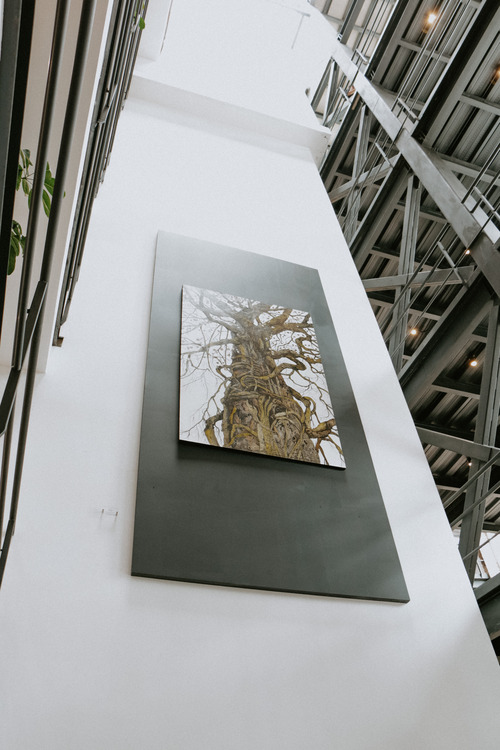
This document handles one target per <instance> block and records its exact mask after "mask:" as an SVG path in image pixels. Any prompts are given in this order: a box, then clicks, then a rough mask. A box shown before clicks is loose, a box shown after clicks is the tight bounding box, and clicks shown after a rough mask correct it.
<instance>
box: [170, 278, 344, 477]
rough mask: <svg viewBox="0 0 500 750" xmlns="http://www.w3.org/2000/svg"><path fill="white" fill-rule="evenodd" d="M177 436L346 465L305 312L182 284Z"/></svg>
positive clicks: (315, 345)
mask: <svg viewBox="0 0 500 750" xmlns="http://www.w3.org/2000/svg"><path fill="white" fill-rule="evenodd" d="M180 392H181V402H180V431H179V436H180V438H181V440H188V441H192V442H197V443H204V444H208V445H213V446H220V447H224V448H232V449H236V450H240V451H251V452H253V453H263V454H266V455H269V456H278V457H281V458H287V459H293V460H296V461H307V462H309V463H316V464H323V465H326V466H336V467H340V468H344V467H345V461H344V456H343V453H342V446H341V443H340V440H339V435H338V430H337V425H336V420H335V416H334V413H333V408H332V404H331V399H330V395H329V393H328V386H327V383H326V379H325V374H324V370H323V365H322V363H321V356H320V353H319V347H318V342H317V339H316V334H315V331H314V326H313V323H312V320H311V316H310V315H309V313H307V312H302V311H300V310H294V309H292V308H290V307H281V306H279V305H270V304H264V303H263V302H256V301H255V300H250V299H244V298H242V297H235V296H234V295H231V294H221V293H219V292H214V291H210V290H208V289H199V288H196V287H192V286H184V287H183V296H182V332H181V389H180Z"/></svg>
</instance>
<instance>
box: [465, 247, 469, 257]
mask: <svg viewBox="0 0 500 750" xmlns="http://www.w3.org/2000/svg"><path fill="white" fill-rule="evenodd" d="M464 255H470V247H468V248H467V250H466V251H465V253H464Z"/></svg>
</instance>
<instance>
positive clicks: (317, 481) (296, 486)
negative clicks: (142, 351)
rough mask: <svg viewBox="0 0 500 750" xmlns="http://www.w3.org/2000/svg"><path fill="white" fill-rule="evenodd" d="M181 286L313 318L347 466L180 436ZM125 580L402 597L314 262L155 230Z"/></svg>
mask: <svg viewBox="0 0 500 750" xmlns="http://www.w3.org/2000/svg"><path fill="white" fill-rule="evenodd" d="M183 284H191V285H193V286H204V287H207V288H210V289H214V290H216V291H220V292H228V293H231V294H235V295H238V296H241V297H249V298H251V299H258V300H261V301H264V302H272V303H273V304H281V305H285V306H291V307H294V308H297V309H300V310H307V311H309V312H310V313H311V315H312V319H313V322H314V325H315V329H316V333H317V337H318V341H319V346H320V351H321V354H322V359H323V364H324V368H325V373H326V377H327V381H328V386H329V389H330V393H331V396H332V402H333V408H334V411H335V415H336V418H337V423H338V426H339V432H340V437H341V440H342V445H343V448H344V453H345V457H346V464H347V468H346V469H345V470H335V469H332V468H329V467H325V466H319V465H312V464H304V463H298V462H293V461H284V460H283V459H276V458H272V457H268V456H262V455H255V454H251V453H239V452H235V451H231V450H224V449H222V448H217V447H212V446H203V445H197V444H193V443H182V442H180V441H179V438H178V400H179V347H180V312H181V306H180V302H181V290H182V285H183ZM387 460H390V456H388V457H387ZM132 574H133V575H136V576H144V577H153V578H165V579H174V580H180V581H191V582H196V583H210V584H218V585H224V586H237V587H243V588H256V589H267V590H274V591H286V592H294V593H303V594H316V595H323V596H341V597H349V598H359V599H374V600H385V601H395V602H407V601H408V600H409V597H408V591H407V588H406V585H405V581H404V577H403V574H402V570H401V566H400V563H399V559H398V555H397V552H396V548H395V545H394V540H393V537H392V533H391V529H390V526H389V522H388V519H387V515H386V512H385V508H384V504H383V500H382V496H381V493H380V490H379V487H378V483H377V478H376V475H375V471H374V468H373V464H372V461H371V458H370V453H369V450H368V445H367V443H366V439H365V435H364V431H363V427H362V424H361V421H360V417H359V414H358V410H357V407H356V403H355V400H354V396H353V393H352V389H351V385H350V382H349V377H348V374H347V371H346V368H345V364H344V362H343V359H342V354H341V351H340V347H339V343H338V341H337V337H336V335H335V331H334V328H333V324H332V321H331V317H330V313H329V310H328V306H327V303H326V300H325V297H324V294H323V290H322V287H321V282H320V279H319V274H318V272H317V271H316V270H313V269H311V268H306V267H304V266H299V265H295V264H293V263H288V262H284V261H279V260H275V259H273V258H269V257H265V256H261V255H256V254H253V253H249V252H244V251H241V250H234V249H232V248H228V247H223V246H219V245H214V244H211V243H206V242H202V241H199V240H193V239H190V238H187V237H181V236H177V235H169V234H166V233H163V232H160V233H159V236H158V245H157V255H156V268H155V278H154V290H153V301H152V311H151V324H150V337H149V349H148V359H147V367H146V382H145V391H144V406H143V421H142V433H141V449H140V460H139V477H138V489H137V505H136V518H135V530H134V549H133V560H132Z"/></svg>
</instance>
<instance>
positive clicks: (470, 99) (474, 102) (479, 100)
mask: <svg viewBox="0 0 500 750" xmlns="http://www.w3.org/2000/svg"><path fill="white" fill-rule="evenodd" d="M459 99H460V101H461V102H464V104H470V106H471V107H476V109H482V110H483V111H484V112H489V113H490V114H491V115H495V117H500V104H497V103H496V102H490V101H488V99H483V97H482V96H475V94H467V93H465V94H462V95H461V96H460V97H459Z"/></svg>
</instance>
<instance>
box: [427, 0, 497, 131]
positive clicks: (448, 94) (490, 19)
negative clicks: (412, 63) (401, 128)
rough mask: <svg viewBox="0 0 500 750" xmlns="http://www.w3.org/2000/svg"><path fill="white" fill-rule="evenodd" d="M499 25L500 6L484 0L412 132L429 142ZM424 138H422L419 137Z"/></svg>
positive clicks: (461, 92)
mask: <svg viewBox="0 0 500 750" xmlns="http://www.w3.org/2000/svg"><path fill="white" fill-rule="evenodd" d="M499 27H500V6H499V5H498V1H497V0H485V2H484V3H483V6H482V8H481V9H480V10H479V12H478V14H477V17H476V19H475V21H474V23H473V25H472V28H471V29H470V30H469V32H468V34H467V35H466V36H465V37H464V40H463V43H462V44H461V45H460V46H459V47H457V49H456V50H455V53H454V54H453V59H452V61H451V63H450V64H449V65H448V67H447V69H446V71H445V73H444V75H443V76H442V78H441V80H440V81H439V85H438V86H437V88H436V89H435V90H434V93H433V96H432V98H430V99H429V101H428V102H427V104H426V106H425V107H424V109H423V110H422V112H421V114H420V118H419V122H418V124H417V126H416V128H415V131H414V136H415V137H416V138H417V139H418V140H420V141H423V143H424V144H425V145H427V146H432V145H433V144H434V142H435V140H436V139H437V137H438V136H439V134H440V132H441V131H442V129H443V127H444V126H445V125H446V123H447V122H448V120H449V119H450V117H451V116H452V113H453V111H454V109H455V107H456V103H457V100H458V99H459V97H460V96H461V95H462V94H463V93H464V91H465V88H466V86H467V85H468V84H469V81H470V79H471V78H472V76H473V75H474V73H475V72H476V71H477V70H478V68H479V67H480V65H481V62H482V60H483V58H484V55H485V53H486V51H487V50H488V48H489V47H490V45H491V44H493V43H494V41H495V39H496V37H497V34H498V28H499ZM424 138H425V140H423V139H424Z"/></svg>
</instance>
